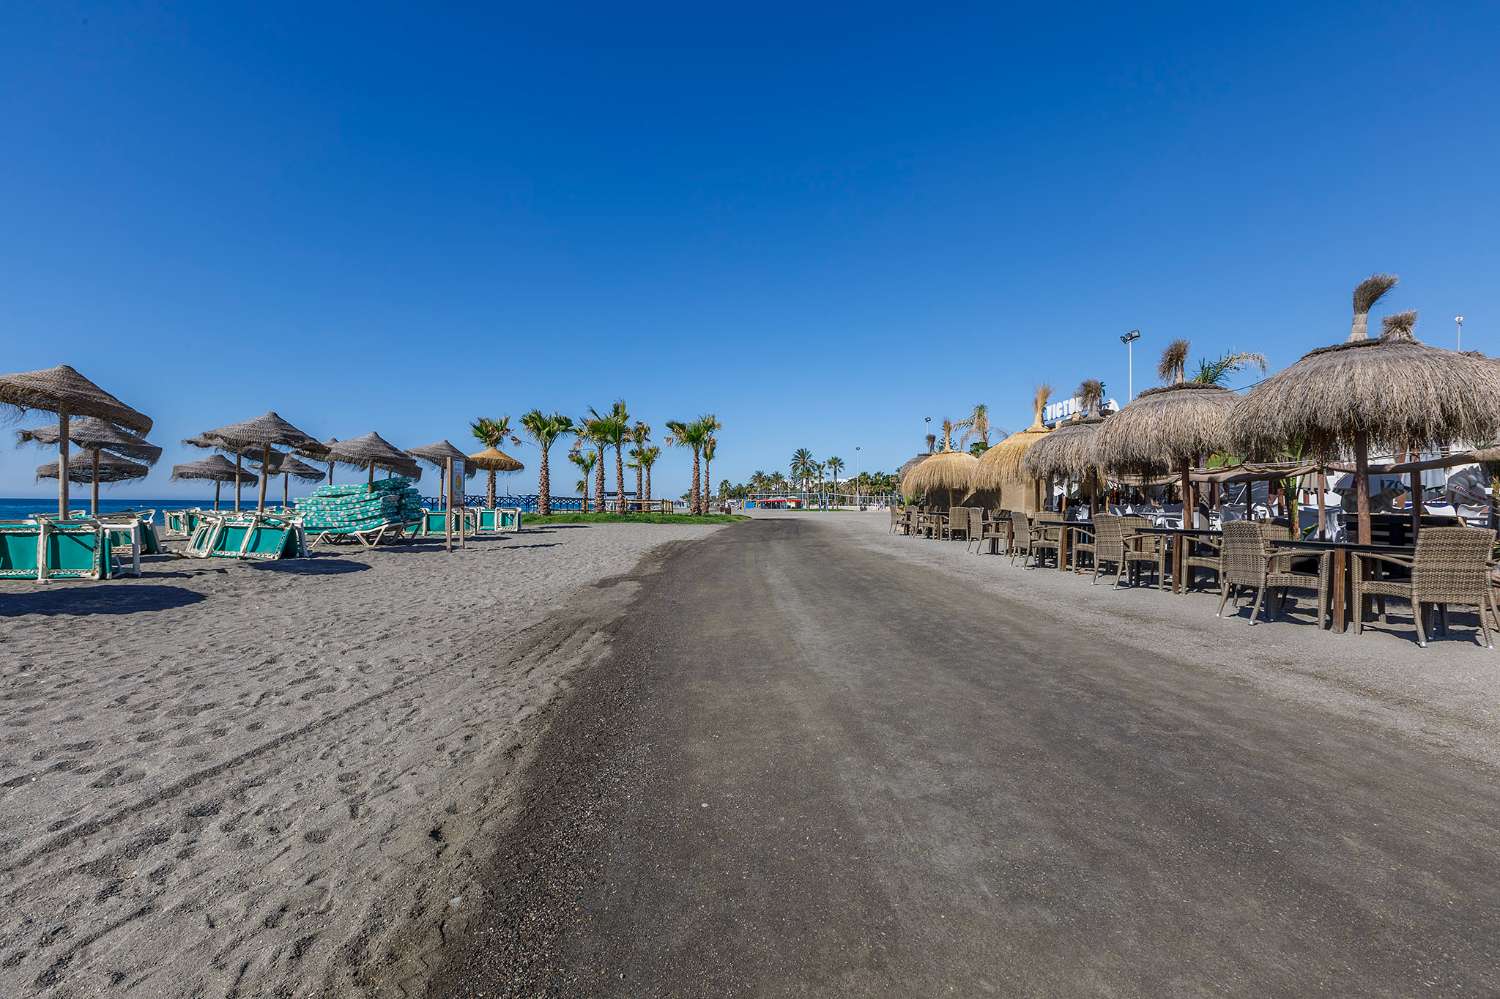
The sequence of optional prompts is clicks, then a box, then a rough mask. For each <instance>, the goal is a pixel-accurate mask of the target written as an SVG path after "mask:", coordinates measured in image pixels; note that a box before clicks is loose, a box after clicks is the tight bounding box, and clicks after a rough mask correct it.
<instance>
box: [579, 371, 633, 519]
mask: <svg viewBox="0 0 1500 999" xmlns="http://www.w3.org/2000/svg"><path fill="white" fill-rule="evenodd" d="M587 424H588V427H589V430H590V435H591V436H592V437H593V438H594V440H595V441H597V442H598V444H599V459H600V462H601V468H600V469H599V505H600V506H601V507H602V506H603V505H604V469H603V467H602V462H603V459H604V449H605V448H606V447H612V448H614V449H615V498H616V500H617V501H618V506H617V509H618V510H619V511H620V512H621V513H624V512H625V442H626V441H628V440H629V439H630V434H631V426H630V413H629V412H628V411H627V410H626V408H625V400H624V399H617V400H615V403H614V405H613V406H610V407H609V411H608V412H606V413H601V412H599V411H598V410H596V409H590V410H589V416H588V420H587Z"/></svg>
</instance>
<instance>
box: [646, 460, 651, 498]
mask: <svg viewBox="0 0 1500 999" xmlns="http://www.w3.org/2000/svg"><path fill="white" fill-rule="evenodd" d="M646 502H647V503H650V502H651V466H650V465H647V466H646Z"/></svg>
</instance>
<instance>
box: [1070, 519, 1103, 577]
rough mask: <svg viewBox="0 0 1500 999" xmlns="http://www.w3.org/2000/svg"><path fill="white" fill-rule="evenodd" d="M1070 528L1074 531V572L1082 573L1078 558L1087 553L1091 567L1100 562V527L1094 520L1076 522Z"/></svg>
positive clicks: (1072, 551)
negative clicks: (1098, 549)
mask: <svg viewBox="0 0 1500 999" xmlns="http://www.w3.org/2000/svg"><path fill="white" fill-rule="evenodd" d="M1068 526H1069V527H1070V528H1072V530H1073V547H1072V549H1071V553H1072V556H1073V571H1074V572H1082V571H1083V569H1082V567H1081V566H1080V559H1079V558H1078V556H1080V555H1083V554H1085V553H1087V555H1088V557H1089V564H1090V565H1092V564H1093V563H1095V562H1097V561H1098V560H1099V553H1098V551H1097V548H1098V545H1099V527H1098V525H1097V524H1096V523H1094V521H1092V520H1086V521H1075V522H1073V523H1070V524H1069V525H1068Z"/></svg>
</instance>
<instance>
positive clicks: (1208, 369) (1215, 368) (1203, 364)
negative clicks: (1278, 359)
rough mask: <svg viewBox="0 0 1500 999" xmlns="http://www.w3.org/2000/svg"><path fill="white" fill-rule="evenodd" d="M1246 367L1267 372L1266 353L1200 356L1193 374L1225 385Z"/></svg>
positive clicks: (1197, 379) (1199, 379) (1206, 382)
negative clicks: (1232, 376) (1196, 369)
mask: <svg viewBox="0 0 1500 999" xmlns="http://www.w3.org/2000/svg"><path fill="white" fill-rule="evenodd" d="M1245 368H1259V369H1260V371H1261V374H1265V372H1266V355H1264V354H1257V353H1255V352H1254V351H1250V350H1241V351H1232V350H1228V351H1225V352H1224V353H1223V354H1221V355H1220V356H1218V357H1214V358H1200V359H1199V360H1198V373H1197V374H1196V375H1194V376H1193V381H1195V382H1199V383H1201V384H1203V385H1223V384H1224V383H1225V382H1227V381H1228V380H1229V376H1230V375H1232V374H1235V373H1236V372H1239V371H1242V370H1244V369H1245ZM1101 391H1102V390H1101Z"/></svg>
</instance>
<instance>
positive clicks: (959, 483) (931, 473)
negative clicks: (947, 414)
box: [901, 420, 979, 509]
mask: <svg viewBox="0 0 1500 999" xmlns="http://www.w3.org/2000/svg"><path fill="white" fill-rule="evenodd" d="M977 464H979V459H978V458H976V457H974V456H973V455H972V454H970V453H969V452H967V451H955V450H953V425H952V424H951V423H949V422H948V421H946V420H944V421H943V449H942V450H941V451H939V452H938V453H936V454H934V455H930V456H929V457H928V458H927V459H926V460H925V461H923V462H922V463H921V464H920V465H918V466H916V467H915V468H913V469H912V470H911V471H910V472H908V473H907V475H906V477H905V478H904V479H902V480H901V492H902V493H903V494H904V495H907V496H915V495H918V494H921V493H930V492H933V491H935V490H939V489H945V490H947V492H948V507H949V509H952V507H953V490H955V489H962V490H965V491H967V490H968V488H969V480H970V479H971V478H972V476H973V475H974V466H975V465H977Z"/></svg>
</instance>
